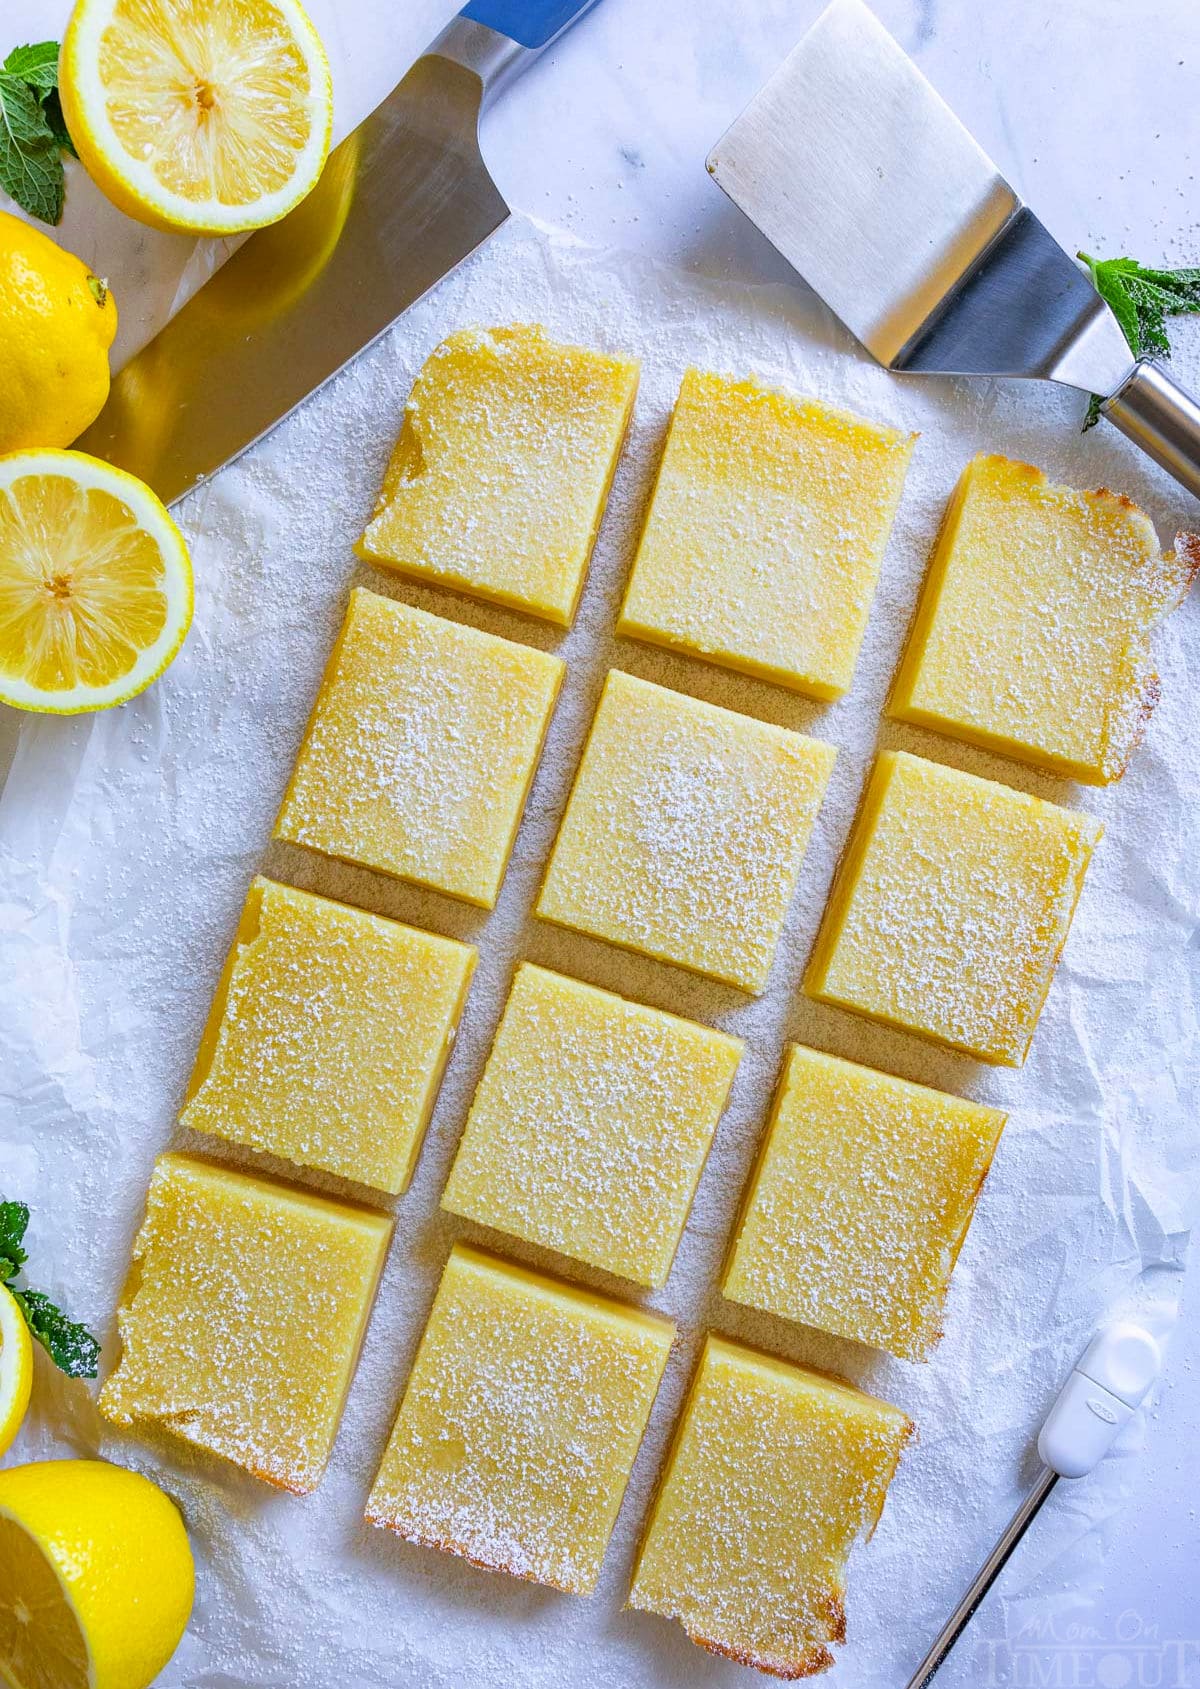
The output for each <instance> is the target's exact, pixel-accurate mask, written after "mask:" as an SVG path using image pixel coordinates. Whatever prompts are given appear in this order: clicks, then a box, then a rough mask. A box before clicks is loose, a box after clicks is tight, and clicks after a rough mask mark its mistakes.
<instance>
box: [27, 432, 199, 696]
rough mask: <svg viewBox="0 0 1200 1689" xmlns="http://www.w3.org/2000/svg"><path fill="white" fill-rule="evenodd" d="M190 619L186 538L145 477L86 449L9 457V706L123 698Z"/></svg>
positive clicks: (171, 652) (161, 660) (153, 672)
mask: <svg viewBox="0 0 1200 1689" xmlns="http://www.w3.org/2000/svg"><path fill="white" fill-rule="evenodd" d="M191 619H192V566H191V561H190V559H189V557H188V550H187V545H186V544H185V542H184V539H183V535H182V534H181V533H180V532H179V529H178V528H177V527H176V526H175V524H174V522H172V520H171V518H170V516H168V514H167V511H166V508H165V506H164V505H163V504H162V502H161V501H160V500H159V499H158V498H157V497H156V496H155V494H154V493H153V492H151V490H150V488H149V487H147V486H146V485H145V483H144V482H142V481H139V480H138V479H137V478H136V477H135V476H133V475H127V474H126V473H125V471H124V470H122V469H114V468H113V467H112V465H111V464H108V463H102V462H101V461H100V459H99V458H94V457H88V456H87V455H86V454H85V453H83V452H69V451H53V450H49V449H47V450H39V451H28V452H12V453H10V454H9V455H8V456H7V457H0V702H3V703H6V704H13V705H15V706H16V707H17V708H18V709H24V710H44V711H49V712H51V713H54V714H59V715H74V714H77V713H78V712H79V711H82V710H100V709H107V708H108V707H109V706H110V705H112V704H120V703H124V702H125V700H126V699H127V698H132V697H133V696H134V695H135V694H136V693H138V692H141V691H143V690H144V689H145V688H146V687H147V686H149V684H150V682H151V681H152V680H155V679H156V678H157V677H158V676H159V675H160V674H161V673H162V671H163V670H164V669H165V668H166V666H167V664H168V663H169V662H170V661H171V659H172V658H173V657H174V656H175V654H176V652H177V651H178V650H179V647H180V646H181V645H182V643H183V638H184V635H185V634H186V632H187V630H188V626H189V624H190V622H191Z"/></svg>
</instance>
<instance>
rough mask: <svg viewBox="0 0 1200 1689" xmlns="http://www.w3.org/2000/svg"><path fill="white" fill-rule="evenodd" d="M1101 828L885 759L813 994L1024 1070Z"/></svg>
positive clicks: (966, 780)
mask: <svg viewBox="0 0 1200 1689" xmlns="http://www.w3.org/2000/svg"><path fill="white" fill-rule="evenodd" d="M1099 835H1100V828H1099V826H1098V824H1097V823H1096V822H1095V821H1094V820H1093V819H1092V818H1091V817H1090V816H1087V815H1083V814H1080V813H1079V812H1077V811H1072V810H1067V809H1063V808H1062V807H1061V806H1060V805H1058V804H1049V803H1046V802H1044V801H1043V800H1042V799H1040V798H1035V797H1031V796H1030V795H1029V794H1028V793H1026V792H1014V791H1012V790H1011V788H1009V787H1007V786H1002V785H1000V784H999V783H998V782H996V781H983V780H980V779H979V778H978V777H976V776H975V775H971V774H965V773H964V772H963V771H962V770H960V769H947V768H944V767H943V766H942V765H941V764H939V763H934V762H930V761H927V760H926V759H925V758H923V757H914V756H910V755H908V754H907V753H905V752H903V751H900V752H895V751H892V752H885V753H884V755H883V756H882V757H881V758H880V760H879V763H878V764H877V767H876V770H875V773H874V774H873V776H872V780H871V785H870V787H869V788H868V794H867V796H866V798H865V799H864V803H863V812H862V815H861V817H860V819H859V821H858V823H857V825H856V828H855V832H854V836H853V840H852V842H851V844H850V846H849V847H848V851H847V856H846V860H845V864H844V867H843V869H842V870H841V872H840V874H839V877H838V880H837V882H836V885H835V889H834V894H833V900H832V901H831V904H830V907H829V911H828V914H827V916H826V919H825V923H824V925H823V927H822V931H821V939H820V943H819V946H818V949H817V953H816V956H815V958H814V962H813V971H812V977H811V989H812V990H813V992H814V993H815V994H816V995H819V996H820V997H822V998H823V999H824V1000H825V1001H827V1002H832V1003H838V1004H841V1005H843V1006H844V1007H846V1008H852V1009H859V1010H861V1011H862V1012H863V1013H865V1014H870V1015H875V1016H877V1017H878V1018H880V1019H882V1020H888V1021H893V1022H896V1023H898V1024H899V1025H901V1026H904V1027H908V1028H910V1029H911V1030H913V1031H915V1032H921V1033H924V1034H925V1035H927V1036H929V1037H933V1038H938V1039H941V1040H942V1041H943V1042H944V1043H947V1044H951V1045H954V1046H956V1047H957V1048H960V1049H963V1050H965V1051H967V1052H968V1053H972V1054H976V1055H978V1056H980V1057H981V1058H982V1059H983V1060H985V1061H996V1062H1005V1063H1008V1064H1009V1065H1010V1066H1014V1067H1016V1066H1020V1064H1021V1062H1022V1061H1023V1060H1024V1059H1025V1053H1026V1051H1027V1049H1028V1047H1029V1043H1030V1040H1031V1038H1032V1037H1033V1036H1034V1032H1035V1028H1036V1024H1037V1019H1038V1015H1039V1013H1040V1011H1041V1007H1042V1003H1043V1000H1044V999H1045V996H1046V992H1047V991H1048V989H1049V988H1050V983H1051V980H1052V978H1053V974H1054V969H1055V967H1056V966H1057V964H1058V958H1059V955H1060V953H1061V951H1062V948H1063V945H1064V944H1065V943H1066V939H1067V933H1068V931H1069V930H1070V925H1071V916H1072V914H1073V913H1074V909H1075V903H1076V899H1077V898H1078V896H1079V893H1080V890H1081V888H1082V886H1083V878H1084V874H1085V872H1086V870H1087V866H1088V862H1089V860H1090V858H1091V853H1092V850H1093V847H1094V846H1095V844H1096V842H1097V840H1098V838H1099Z"/></svg>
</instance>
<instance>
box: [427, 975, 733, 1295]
mask: <svg viewBox="0 0 1200 1689" xmlns="http://www.w3.org/2000/svg"><path fill="white" fill-rule="evenodd" d="M740 1055H741V1045H740V1043H739V1041H738V1040H737V1039H733V1038H729V1037H727V1036H725V1035H724V1034H722V1033H719V1032H714V1031H712V1030H711V1028H709V1027H703V1026H697V1025H695V1024H694V1023H693V1022H690V1021H682V1020H679V1019H678V1018H677V1017H675V1016H670V1015H664V1014H661V1013H659V1012H658V1011H657V1010H654V1009H647V1008H643V1007H642V1006H641V1005H640V1004H636V1003H628V1002H625V1001H624V1000H622V999H621V998H619V997H615V996H613V995H612V994H611V993H609V992H600V991H596V990H595V989H594V988H593V987H591V986H586V985H582V984H581V983H580V982H579V981H577V980H570V979H564V978H563V977H562V976H561V975H559V974H554V973H550V972H549V971H548V970H546V969H544V968H536V967H533V966H531V965H530V964H528V963H526V964H524V965H523V966H522V967H521V968H519V969H518V971H517V976H516V980H515V981H514V984H513V991H512V995H511V996H510V998H509V1000H508V1002H507V1004H506V1005H505V1010H504V1018H503V1020H502V1021H501V1023H500V1028H499V1031H498V1032H497V1034H496V1042H495V1045H494V1046H493V1049H492V1053H491V1056H490V1057H489V1060H488V1065H487V1068H486V1070H485V1072H484V1076H483V1078H482V1080H481V1081H480V1085H479V1089H478V1090H477V1091H476V1093H475V1097H474V1100H473V1102H472V1104H471V1112H470V1115H469V1116H468V1119H467V1125H466V1129H465V1131H464V1134H463V1139H462V1143H461V1144H460V1146H459V1151H458V1155H457V1158H456V1159H455V1163H454V1168H453V1171H452V1173H451V1175H450V1180H449V1183H448V1184H447V1186H446V1192H445V1195H444V1197H443V1199H442V1201H443V1205H444V1206H445V1207H448V1208H449V1209H451V1210H452V1211H453V1212H454V1213H457V1214H462V1215H465V1216H466V1217H468V1218H470V1219H474V1220H478V1221H480V1222H482V1223H483V1224H484V1225H490V1226H493V1227H496V1228H497V1229H498V1230H500V1231H502V1232H506V1233H511V1234H514V1235H515V1236H517V1237H522V1238H525V1239H526V1240H527V1241H528V1242H530V1243H539V1244H543V1245H545V1246H546V1247H547V1248H550V1249H557V1250H559V1251H560V1252H562V1253H563V1254H565V1255H569V1256H572V1257H574V1258H575V1259H577V1260H580V1261H587V1262H589V1263H590V1264H591V1265H592V1266H594V1267H603V1268H604V1269H606V1270H607V1271H608V1272H611V1273H618V1274H621V1275H623V1276H624V1277H626V1278H631V1279H634V1280H635V1281H636V1282H637V1283H639V1284H647V1285H651V1286H659V1285H662V1284H663V1283H664V1282H665V1281H666V1277H667V1274H668V1272H669V1271H670V1267H671V1261H672V1258H673V1257H674V1254H675V1248H676V1245H677V1244H678V1241H679V1234H680V1232H681V1231H682V1230H683V1224H684V1221H685V1220H686V1218H687V1210H688V1204H689V1203H690V1201H691V1198H692V1193H693V1191H694V1190H695V1188H696V1182H697V1180H698V1179H699V1177H700V1169H701V1167H702V1166H703V1165H704V1158H705V1156H706V1155H707V1154H708V1147H709V1144H710V1143H711V1141H712V1135H713V1132H714V1131H715V1129H716V1125H717V1121H718V1119H719V1118H720V1114H721V1111H722V1109H723V1108H724V1106H725V1099H726V1097H727V1096H728V1093H729V1086H730V1083H731V1081H732V1079H733V1075H734V1071H735V1069H736V1067H737V1064H738V1060H739V1057H740Z"/></svg>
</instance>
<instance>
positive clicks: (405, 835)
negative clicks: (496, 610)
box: [275, 588, 565, 909]
mask: <svg viewBox="0 0 1200 1689" xmlns="http://www.w3.org/2000/svg"><path fill="white" fill-rule="evenodd" d="M564 669H565V665H564V664H563V662H562V660H561V659H560V658H558V657H554V656H551V655H550V654H549V653H548V652H546V651H535V650H533V649H531V647H529V646H528V645H514V644H513V643H512V642H511V641H510V640H507V639H497V638H496V637H495V635H494V634H490V633H480V632H479V631H478V629H476V628H470V627H463V626H462V625H461V624H460V623H458V622H448V621H444V620H443V619H442V617H441V616H431V615H428V614H427V613H426V612H425V611H424V610H414V609H413V608H412V606H411V605H408V604H398V603H396V602H395V601H394V600H392V599H390V598H381V597H380V596H379V595H378V594H377V593H374V592H365V591H363V590H362V589H361V588H356V589H355V591H354V592H352V593H351V595H350V605H349V608H348V610H347V612H346V620H345V622H344V623H343V625H342V631H341V633H340V634H339V636H338V641H337V644H336V645H335V647H334V650H333V654H332V656H331V657H330V659H329V663H328V666H327V668H326V670H325V678H324V680H323V681H322V682H321V690H320V693H319V694H318V696H317V702H316V706H315V708H314V710H313V714H312V719H311V721H310V722H309V724H308V732H307V734H306V736H305V740H304V743H303V745H302V746H301V748H300V756H299V759H298V761H297V763H296V768H295V772H294V773H293V775H292V779H291V784H290V785H289V786H288V789H287V795H286V796H285V798H284V801H283V808H282V810H281V811H280V815H279V820H278V822H277V823H276V826H275V836H276V838H279V839H288V840H290V841H291V842H292V843H293V844H301V845H307V846H309V847H310V848H311V849H313V850H320V851H324V852H325V854H326V855H328V856H340V857H344V858H345V859H346V860H347V861H349V862H358V863H361V864H362V865H363V866H364V867H366V868H379V869H382V870H383V872H384V873H386V874H395V875H398V876H399V877H400V878H401V879H406V880H415V881H416V882H417V884H419V885H425V886H432V887H433V888H434V890H436V891H445V892H449V893H450V894H451V895H452V896H454V897H461V898H464V899H465V900H466V901H467V902H468V903H475V904H478V905H479V906H480V907H481V908H484V909H490V908H491V907H492V906H493V904H494V903H495V901H496V897H497V894H498V892H499V890H500V882H501V880H502V879H503V877H504V870H505V868H506V867H507V865H508V858H509V853H510V851H511V850H512V844H513V839H514V838H515V837H516V832H517V828H518V826H519V825H520V821H521V812H522V811H523V809H524V807H525V799H526V798H527V796H528V795H529V788H530V785H531V784H532V782H533V776H534V771H535V769H536V768H537V762H538V757H539V756H540V755H541V749H542V742H543V740H544V738H545V736H546V729H547V727H548V726H549V724H550V715H551V712H552V711H553V709H554V702H555V699H556V698H557V696H558V689H559V687H560V686H561V684H562V677H563V673H564Z"/></svg>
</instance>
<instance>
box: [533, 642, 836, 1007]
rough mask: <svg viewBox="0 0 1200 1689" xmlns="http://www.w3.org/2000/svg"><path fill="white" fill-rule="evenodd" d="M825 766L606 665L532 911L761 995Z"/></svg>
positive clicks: (766, 728) (769, 731)
mask: <svg viewBox="0 0 1200 1689" xmlns="http://www.w3.org/2000/svg"><path fill="white" fill-rule="evenodd" d="M833 759H834V751H833V748H832V746H830V745H825V744H822V743H821V742H820V741H819V740H817V739H810V738H808V737H806V735H804V734H802V733H794V732H792V731H791V730H790V729H788V728H784V727H775V726H772V725H770V724H769V723H767V722H764V721H755V720H753V719H752V718H751V717H749V716H744V715H738V714H735V712H734V711H732V710H725V709H720V708H718V707H717V706H716V705H715V704H707V703H703V702H701V701H700V700H699V699H697V698H691V697H686V696H684V695H683V694H682V693H679V692H670V691H668V690H667V689H666V688H665V687H662V686H654V685H652V684H651V683H650V682H648V681H644V680H637V679H635V678H634V677H633V676H632V675H628V674H623V673H621V672H620V671H619V670H616V669H614V670H612V671H611V672H610V674H609V676H608V678H607V680H606V681H605V684H604V691H603V693H602V695H601V698H600V705H599V708H598V709H597V711H596V717H595V720H594V721H593V723H592V729H591V733H590V735H589V737H588V742H587V746H586V748H585V750H584V754H583V761H582V763H581V765H580V768H579V772H578V774H577V775H576V778H575V785H574V788H573V790H572V792H571V797H570V801H569V803H568V805H567V812H566V815H565V816H564V818H563V823H562V827H561V828H560V830H559V835H558V839H557V841H556V842H555V846H554V852H553V855H552V856H551V858H550V866H549V868H548V870H547V872H546V878H545V881H544V883H543V886H542V892H541V896H540V898H539V900H538V905H537V912H538V914H539V915H540V916H542V918H543V919H544V920H547V921H555V922H557V923H558V924H559V925H560V926H566V927H574V928H576V929H577V930H578V931H580V932H584V933H589V934H591V936H592V937H594V938H603V939H607V940H608V942H609V943H611V944H620V945H624V946H625V947H626V948H628V949H630V950H637V951H640V952H642V954H644V955H646V956H652V957H655V958H657V959H658V960H660V961H665V962H675V963H678V964H679V965H680V966H682V967H686V968H691V969H693V970H694V971H695V972H697V973H702V974H709V975H711V976H712V977H713V978H714V979H719V980H724V981H726V982H727V983H728V984H731V985H737V986H740V987H741V988H742V990H744V991H749V992H755V993H757V992H761V991H762V990H763V988H764V987H765V985H766V982H767V975H768V974H769V972H770V969H771V962H772V959H773V958H774V954H775V946H776V943H777V941H778V938H779V932H780V929H781V927H782V925H783V919H784V916H785V915H786V913H787V910H788V906H789V904H790V903H791V900H792V894H793V892H794V890H795V886H796V879H797V876H798V874H799V872H800V863H801V861H802V860H803V857H804V852H805V849H806V848H807V845H808V837H809V833H810V832H811V830H812V825H813V822H814V821H815V819H816V815H817V811H818V809H819V808H820V806H821V800H822V798H823V797H824V794H825V786H826V783H827V782H828V779H829V773H830V770H831V768H832V767H833Z"/></svg>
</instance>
